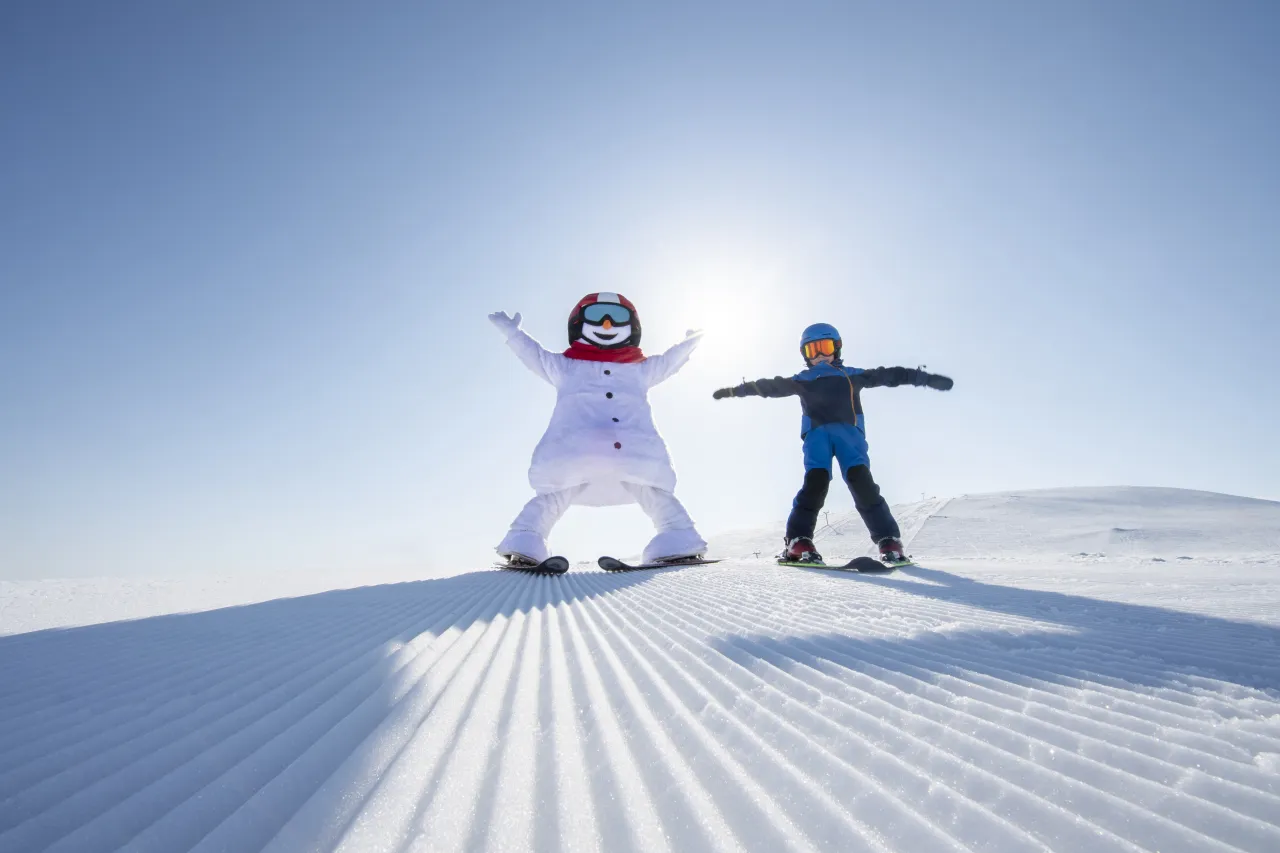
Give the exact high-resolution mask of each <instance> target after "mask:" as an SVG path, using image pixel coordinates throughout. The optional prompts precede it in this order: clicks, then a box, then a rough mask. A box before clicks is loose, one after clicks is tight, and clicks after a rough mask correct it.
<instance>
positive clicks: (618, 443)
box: [613, 441, 622, 450]
mask: <svg viewBox="0 0 1280 853" xmlns="http://www.w3.org/2000/svg"><path fill="white" fill-rule="evenodd" d="M613 447H614V449H615V450H621V449H622V442H621V441H615V442H614V443H613Z"/></svg>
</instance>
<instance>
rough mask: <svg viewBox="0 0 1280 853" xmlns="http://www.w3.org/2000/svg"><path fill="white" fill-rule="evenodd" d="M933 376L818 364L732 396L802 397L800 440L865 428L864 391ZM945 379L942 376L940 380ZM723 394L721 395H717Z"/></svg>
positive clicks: (926, 380) (922, 382)
mask: <svg viewBox="0 0 1280 853" xmlns="http://www.w3.org/2000/svg"><path fill="white" fill-rule="evenodd" d="M932 378H934V376H933V374H930V373H925V372H924V371H923V370H918V369H916V368H913V367H873V368H871V369H870V370H863V369H862V368H861V367H845V366H844V365H843V364H841V363H839V362H836V363H833V364H816V365H814V366H812V367H809V368H806V369H804V370H802V371H800V372H799V373H797V374H796V375H795V376H791V377H786V376H775V377H773V378H772V379H757V380H755V381H753V382H744V383H742V384H741V385H737V386H735V387H733V388H730V389H725V390H727V391H728V392H729V393H728V394H725V395H724V396H731V397H799V398H800V408H801V410H802V411H803V412H804V414H803V416H802V417H801V419H800V437H801V438H803V437H804V436H806V435H808V433H809V430H811V429H814V428H815V427H820V426H825V425H827V424H853V425H855V426H862V425H863V424H862V398H861V396H860V392H861V391H862V389H864V388H879V387H886V388H895V387H897V386H899V385H928V384H929V380H930V379H932ZM939 378H941V377H939ZM717 393H720V392H717Z"/></svg>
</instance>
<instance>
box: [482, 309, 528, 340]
mask: <svg viewBox="0 0 1280 853" xmlns="http://www.w3.org/2000/svg"><path fill="white" fill-rule="evenodd" d="M489 322H491V323H493V325H495V326H497V327H498V330H499V331H501V332H502V334H503V335H505V336H507V337H508V338H509V337H511V336H512V335H514V334H515V333H516V332H517V331H519V329H520V312H519V311H517V312H516V316H514V317H511V316H509V315H508V314H507V312H506V311H495V312H493V313H492V314H490V315H489Z"/></svg>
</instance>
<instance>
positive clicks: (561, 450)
mask: <svg viewBox="0 0 1280 853" xmlns="http://www.w3.org/2000/svg"><path fill="white" fill-rule="evenodd" d="M498 316H500V317H505V315H498ZM499 325H500V327H501V328H503V330H504V332H505V333H506V335H507V345H508V346H510V347H511V349H512V350H514V351H515V353H516V355H518V356H519V357H520V360H521V361H522V362H524V364H525V366H526V367H528V368H529V369H530V370H532V371H533V372H534V373H536V374H537V375H538V376H540V377H542V378H543V379H545V380H546V381H547V382H549V383H551V385H553V386H554V387H555V389H556V406H555V410H554V411H553V412H552V413H551V423H550V424H548V425H547V430H546V432H545V433H544V434H543V436H542V440H541V441H539V442H538V446H537V448H536V449H535V450H534V451H533V463H532V464H531V465H530V466H529V484H530V485H531V486H533V490H534V492H535V493H536V494H535V495H534V496H533V498H532V499H531V500H530V501H529V502H528V503H526V504H525V506H524V509H522V510H521V511H520V514H519V515H518V516H516V518H515V520H514V521H512V522H511V528H510V529H509V530H508V531H507V535H506V536H505V537H504V538H503V540H502V542H501V543H499V545H498V547H497V549H496V550H497V552H498V553H499V554H501V555H503V556H506V557H511V556H512V555H519V556H521V557H522V558H527V559H530V560H532V561H534V562H539V561H541V560H545V559H546V558H547V556H548V554H549V552H548V550H547V543H546V537H547V535H548V534H549V533H550V531H551V528H552V527H553V526H554V525H555V523H556V520H557V519H559V518H560V517H561V516H562V515H563V514H564V512H565V510H567V509H568V508H569V506H571V505H573V504H580V505H581V504H585V505H587V506H615V505H618V504H629V503H638V504H639V505H640V508H641V509H643V510H644V512H645V514H646V515H648V516H649V518H650V520H651V521H653V524H654V527H655V529H656V531H657V532H656V533H655V535H654V537H653V539H651V540H650V541H649V544H648V545H646V546H645V549H644V559H645V560H646V561H649V562H652V561H655V560H662V559H667V558H673V557H683V556H690V555H697V554H703V553H706V549H707V543H706V541H704V540H703V539H702V537H701V536H699V535H698V531H697V530H696V529H694V524H693V519H691V518H690V517H689V514H688V512H686V511H685V509H684V507H683V506H682V505H681V504H680V501H678V500H677V499H676V497H675V495H674V490H675V485H676V472H675V470H674V469H673V468H672V467H671V457H670V456H668V455H667V445H666V442H664V441H663V440H662V436H661V435H659V434H658V429H657V427H655V426H654V424H653V413H652V412H651V411H650V409H649V389H650V388H652V387H653V386H654V385H657V384H658V383H659V382H662V381H663V380H664V379H666V378H667V377H669V376H671V375H672V374H673V373H675V372H676V371H677V370H679V369H680V368H681V367H682V366H683V365H684V363H685V362H686V361H688V360H689V355H690V354H691V353H692V352H693V349H694V347H696V346H697V345H698V338H699V334H698V333H692V332H691V333H690V334H689V335H688V337H686V338H685V339H684V340H683V341H681V342H680V343H678V344H676V345H675V346H673V347H671V348H670V349H669V350H667V351H666V352H664V353H661V354H660V355H654V356H649V357H648V358H645V357H644V356H643V355H642V354H640V351H639V348H638V347H636V348H634V350H633V351H632V352H631V353H630V354H625V355H624V354H621V353H619V351H618V350H617V349H616V348H615V350H614V351H613V355H611V356H610V357H615V358H617V357H621V358H624V359H625V358H631V357H633V356H634V357H635V358H637V359H640V360H635V361H627V360H620V361H606V360H603V359H604V358H605V357H606V356H605V355H604V354H603V351H602V350H595V351H593V350H592V349H591V347H590V346H585V347H584V348H579V349H575V347H574V346H573V345H571V346H570V349H569V350H568V351H567V352H575V353H579V354H581V355H583V357H580V358H573V357H570V356H569V355H566V354H565V353H556V352H548V351H547V350H545V349H543V348H542V346H541V345H539V344H538V342H537V341H535V340H534V339H533V338H531V337H529V336H528V335H526V334H525V333H524V332H522V331H520V329H519V327H518V326H517V325H516V324H515V323H513V322H511V318H507V321H506V322H504V323H501V324H499ZM605 331H606V332H607V331H608V330H607V329H605ZM590 335H591V336H595V337H601V335H600V334H599V333H597V332H595V331H592V332H591V333H590ZM593 343H594V342H593Z"/></svg>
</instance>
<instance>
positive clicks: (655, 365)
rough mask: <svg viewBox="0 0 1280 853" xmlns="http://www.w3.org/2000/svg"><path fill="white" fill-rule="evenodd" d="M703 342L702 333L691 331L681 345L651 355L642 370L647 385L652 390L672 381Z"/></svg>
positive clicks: (686, 333) (686, 334)
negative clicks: (699, 343) (659, 353)
mask: <svg viewBox="0 0 1280 853" xmlns="http://www.w3.org/2000/svg"><path fill="white" fill-rule="evenodd" d="M701 340H702V332H695V331H694V330H692V329H690V330H689V331H687V332H685V338H684V340H683V341H681V342H680V343H678V344H676V345H675V346H673V347H671V349H669V350H667V351H666V352H664V353H662V354H661V355H651V356H649V357H648V358H646V359H645V360H644V363H643V364H642V365H641V369H642V370H643V371H644V378H645V384H646V385H648V386H649V387H650V388H652V387H653V386H654V385H657V384H658V383H659V382H663V381H665V380H667V379H670V378H671V376H672V374H674V373H675V372H676V371H677V370H679V369H680V368H682V367H684V363H685V362H686V361H688V360H689V356H691V355H693V351H694V350H695V349H696V348H697V346H698V342H699V341H701Z"/></svg>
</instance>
